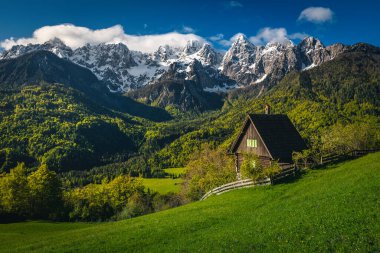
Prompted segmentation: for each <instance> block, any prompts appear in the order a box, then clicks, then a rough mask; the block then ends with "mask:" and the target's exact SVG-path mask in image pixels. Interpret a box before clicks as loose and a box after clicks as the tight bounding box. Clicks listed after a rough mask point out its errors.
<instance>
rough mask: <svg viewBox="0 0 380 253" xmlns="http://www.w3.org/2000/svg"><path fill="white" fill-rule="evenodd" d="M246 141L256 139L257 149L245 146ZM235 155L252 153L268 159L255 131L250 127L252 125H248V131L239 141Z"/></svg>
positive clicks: (266, 152) (267, 154)
mask: <svg viewBox="0 0 380 253" xmlns="http://www.w3.org/2000/svg"><path fill="white" fill-rule="evenodd" d="M247 139H256V140H257V148H252V147H248V146H247ZM236 153H239V154H242V153H253V154H255V155H258V156H264V157H270V155H269V153H268V151H267V149H266V148H265V146H264V143H263V142H262V140H261V139H260V137H259V134H258V133H257V131H256V129H255V128H254V126H253V125H252V123H251V124H250V125H249V127H248V129H247V130H246V132H245V134H244V136H243V138H242V139H241V141H240V143H239V146H238V148H237V150H236Z"/></svg>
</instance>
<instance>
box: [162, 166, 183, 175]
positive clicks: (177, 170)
mask: <svg viewBox="0 0 380 253" xmlns="http://www.w3.org/2000/svg"><path fill="white" fill-rule="evenodd" d="M164 171H165V172H166V173H168V174H172V175H175V176H177V177H178V176H181V175H183V174H185V168H183V167H180V168H168V169H164Z"/></svg>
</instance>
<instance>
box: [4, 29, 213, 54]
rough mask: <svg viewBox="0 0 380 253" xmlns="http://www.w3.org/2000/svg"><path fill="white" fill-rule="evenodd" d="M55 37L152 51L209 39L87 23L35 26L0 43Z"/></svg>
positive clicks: (73, 44)
mask: <svg viewBox="0 0 380 253" xmlns="http://www.w3.org/2000/svg"><path fill="white" fill-rule="evenodd" d="M53 38H59V39H60V40H62V41H63V42H64V43H65V44H66V45H67V46H69V47H72V48H78V47H81V46H83V45H85V44H87V43H89V44H99V43H106V44H107V43H124V44H126V45H127V46H128V47H129V48H130V49H131V50H139V51H142V52H153V51H155V50H156V49H157V48H158V46H161V45H169V46H175V47H183V46H185V45H186V42H187V41H189V40H199V41H201V42H206V40H205V39H204V38H202V37H200V36H198V35H195V34H193V33H188V34H181V33H178V32H170V33H165V34H154V35H129V34H126V33H125V32H124V29H123V27H122V26H121V25H115V26H112V27H109V28H105V29H97V30H92V29H89V28H87V27H80V26H75V25H72V24H62V25H55V26H44V27H41V28H39V29H37V30H35V31H34V32H33V36H32V37H30V38H20V39H14V38H10V39H6V40H4V41H1V42H0V47H3V48H4V49H10V48H11V47H12V46H14V45H27V44H29V43H32V44H37V43H40V44H41V43H44V42H46V41H48V40H50V39H53Z"/></svg>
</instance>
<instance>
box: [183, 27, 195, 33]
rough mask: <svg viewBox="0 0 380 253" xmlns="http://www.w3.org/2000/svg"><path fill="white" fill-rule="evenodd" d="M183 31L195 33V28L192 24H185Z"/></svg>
mask: <svg viewBox="0 0 380 253" xmlns="http://www.w3.org/2000/svg"><path fill="white" fill-rule="evenodd" d="M182 31H183V32H184V33H195V29H194V28H192V27H190V26H183V27H182Z"/></svg>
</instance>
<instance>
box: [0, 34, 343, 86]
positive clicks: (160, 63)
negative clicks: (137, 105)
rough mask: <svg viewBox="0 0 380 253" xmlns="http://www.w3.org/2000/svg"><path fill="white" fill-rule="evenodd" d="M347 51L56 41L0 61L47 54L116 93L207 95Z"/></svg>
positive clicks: (314, 45)
mask: <svg viewBox="0 0 380 253" xmlns="http://www.w3.org/2000/svg"><path fill="white" fill-rule="evenodd" d="M345 48H346V47H345V46H344V45H342V44H334V45H331V46H328V47H325V46H324V45H323V44H322V43H321V42H320V41H319V40H318V39H315V38H313V37H308V38H306V39H304V40H303V41H301V42H300V43H299V44H298V45H295V44H293V43H292V42H291V41H286V42H284V43H268V44H267V45H265V46H256V45H253V44H252V43H251V42H250V41H249V40H248V39H247V38H246V37H245V36H244V35H241V36H239V37H238V38H237V39H236V41H235V42H234V43H233V44H232V45H231V47H230V48H229V50H228V51H227V52H226V53H225V54H224V55H222V54H221V53H220V52H218V51H217V50H215V49H214V48H213V47H212V46H211V45H210V44H207V43H204V44H202V43H200V42H199V41H194V40H192V41H188V43H187V45H186V46H184V47H183V48H175V47H170V46H160V47H158V49H157V50H156V51H155V52H153V53H142V52H138V51H131V50H129V49H128V47H127V46H126V45H124V44H121V43H120V44H98V45H90V44H87V45H85V46H83V47H80V48H77V49H71V48H70V47H67V46H66V45H65V44H64V43H63V42H62V41H60V40H59V39H54V40H50V41H47V42H45V43H44V44H35V45H32V44H29V45H27V46H22V45H19V46H14V47H12V48H11V49H10V50H8V51H4V52H3V53H2V55H1V56H0V59H10V58H15V57H18V56H20V55H23V54H25V53H27V52H31V51H37V50H47V51H50V52H53V53H54V54H56V55H57V56H59V57H61V58H65V59H68V60H70V61H72V62H74V63H76V64H78V65H80V66H83V67H86V68H88V69H90V70H91V71H92V72H93V73H94V74H95V75H96V76H97V77H98V79H100V80H101V81H103V82H104V83H105V84H106V85H107V87H108V88H109V90H110V91H112V92H127V91H131V90H136V89H139V88H141V87H143V86H146V85H150V84H152V85H153V84H154V83H157V82H163V81H165V80H171V81H173V80H177V81H181V80H189V81H193V82H195V83H197V84H198V85H199V87H202V88H203V90H205V91H210V92H220V91H227V90H229V89H233V88H237V87H245V86H248V85H256V84H259V83H261V84H263V85H267V86H268V85H273V84H275V83H276V82H278V81H279V80H281V78H283V77H284V76H285V75H286V74H287V73H288V72H290V71H292V70H306V69H309V68H312V67H314V66H318V65H320V64H322V63H323V62H326V61H328V60H331V59H333V58H334V57H335V56H336V55H338V54H339V53H341V52H342V51H344V50H345ZM261 86H262V85H261Z"/></svg>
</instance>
